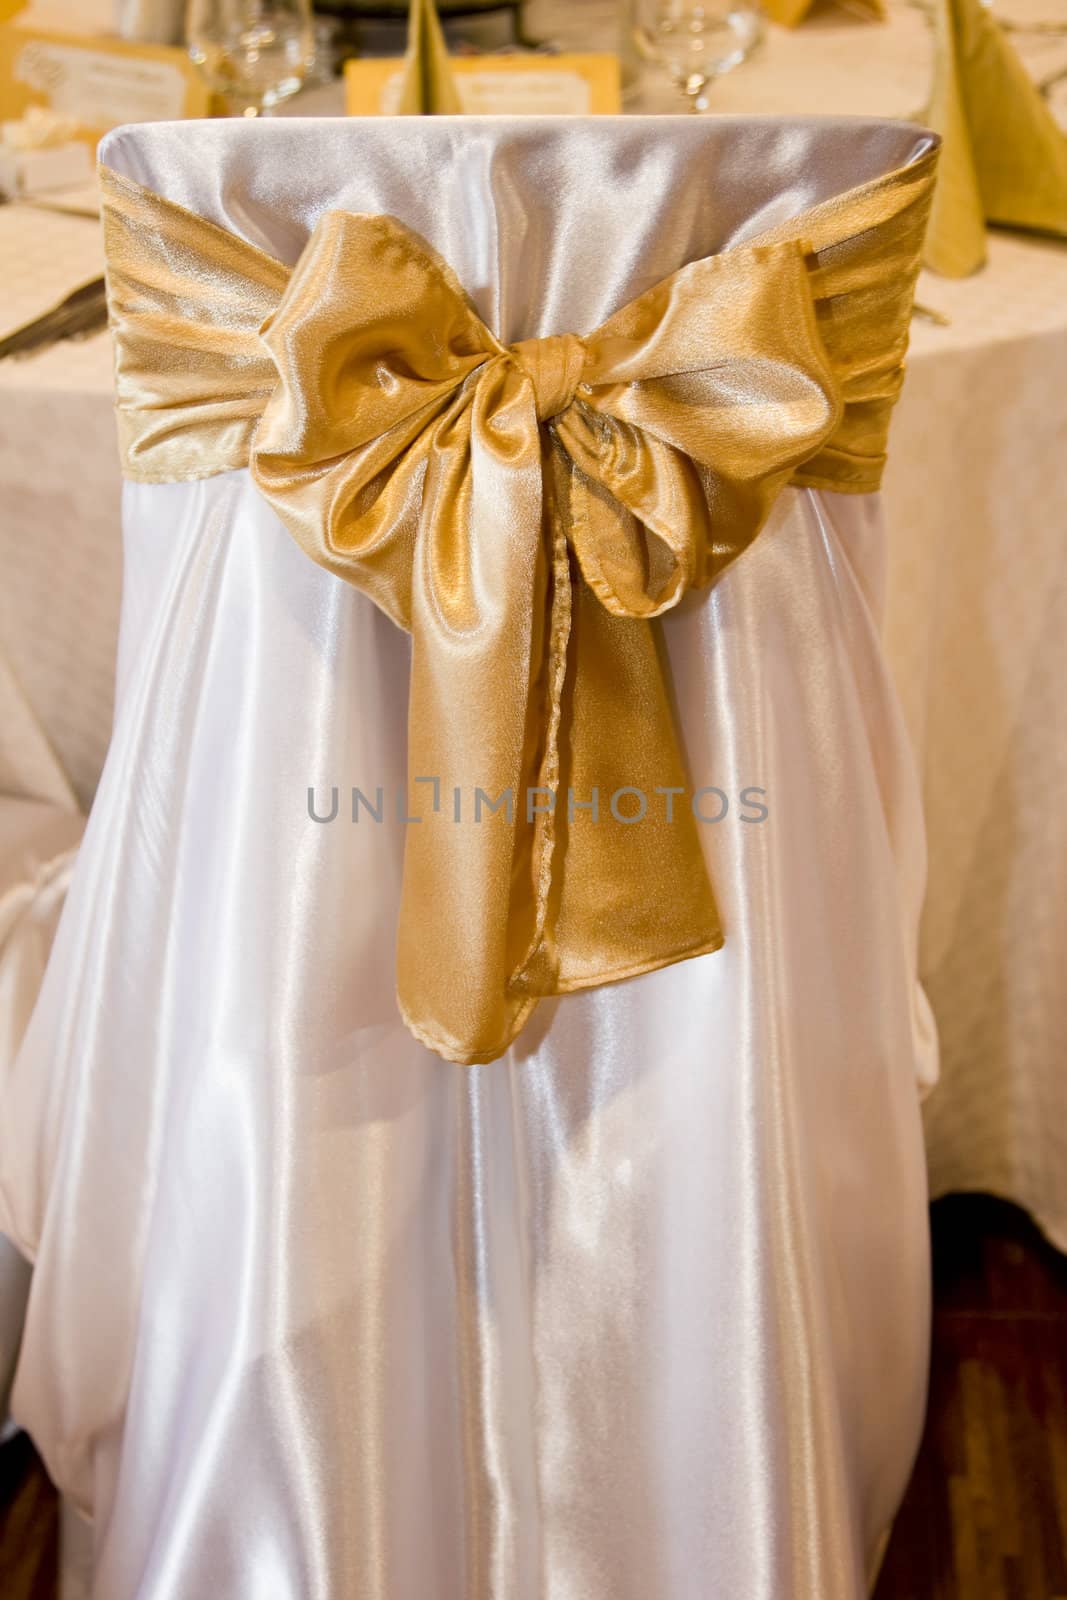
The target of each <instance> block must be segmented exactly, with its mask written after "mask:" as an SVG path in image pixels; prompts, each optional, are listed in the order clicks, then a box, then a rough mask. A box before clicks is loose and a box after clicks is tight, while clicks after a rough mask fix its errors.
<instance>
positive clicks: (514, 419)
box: [250, 212, 841, 1063]
mask: <svg viewBox="0 0 1067 1600" xmlns="http://www.w3.org/2000/svg"><path fill="white" fill-rule="evenodd" d="M261 337H262V339H263V340H264V342H265V344H266V347H267V349H268V350H269V352H270V355H271V358H272V360H273V362H274V364H275V367H276V369H277V377H278V382H277V387H276V389H275V392H274V395H273V397H272V398H271V399H270V401H269V402H268V404H267V406H266V409H265V410H264V413H263V416H262V419H261V421H260V423H259V427H258V429H257V430H256V434H255V438H254V441H253V448H252V453H251V463H250V464H251V470H252V474H253V477H254V479H255V481H256V483H257V485H258V486H259V488H260V490H261V491H262V492H263V494H264V495H265V496H266V497H267V499H268V500H269V501H270V502H271V504H272V505H273V506H274V508H275V509H276V511H277V512H278V515H279V516H280V517H281V519H282V521H283V522H284V523H285V525H286V526H287V527H288V529H289V530H290V532H291V533H292V534H293V536H294V537H295V538H296V540H297V541H298V543H299V544H300V545H301V546H302V548H303V549H304V550H305V551H307V553H308V554H309V555H310V556H312V557H313V559H314V560H316V561H318V562H319V563H321V565H323V566H325V567H328V568H329V569H330V571H332V572H335V573H337V574H338V575H339V576H341V577H343V578H345V579H346V580H347V581H348V582H350V583H354V584H356V585H357V586H358V587H359V588H361V589H363V590H364V591H365V592H366V593H367V594H369V595H370V596H371V598H372V599H373V600H374V601H375V602H376V604H378V605H379V606H381V608H382V609H383V610H384V611H386V612H387V613H388V615H389V616H390V617H392V618H393V620H394V621H395V622H397V623H398V624H399V625H400V626H401V627H403V628H406V629H409V630H410V632H411V634H412V637H413V664H412V678H411V710H410V724H409V773H410V779H411V780H412V782H413V780H415V779H419V778H422V779H434V778H436V779H438V780H439V788H440V793H443V794H444V795H446V796H447V797H448V799H447V803H446V804H445V805H444V806H442V809H441V811H440V812H438V813H431V814H430V815H429V816H427V817H426V819H425V821H424V822H423V823H422V824H420V825H418V826H414V827H411V828H410V829H409V833H408V838H407V841H406V853H405V863H404V887H403V895H402V904H401V931H400V938H399V971H398V991H399V996H400V1004H401V1009H402V1011H403V1014H404V1017H405V1020H406V1021H407V1023H408V1025H409V1027H410V1028H411V1029H412V1031H413V1032H414V1033H415V1034H416V1035H417V1036H418V1037H419V1038H420V1039H422V1040H423V1041H424V1042H425V1043H427V1044H429V1045H430V1046H431V1047H432V1048H433V1049H435V1050H437V1051H438V1052H439V1053H440V1054H442V1055H444V1056H446V1057H448V1058H449V1059H451V1060H456V1061H463V1062H468V1063H470V1062H475V1061H485V1060H491V1059H492V1058H493V1057H495V1056H497V1055H499V1054H500V1053H501V1052H502V1051H503V1050H504V1049H506V1047H507V1046H508V1044H509V1043H510V1042H511V1040H512V1039H513V1038H514V1037H515V1035H516V1034H517V1032H518V1031H519V1029H520V1027H521V1026H522V1024H523V1021H524V1020H525V1018H526V1016H527V1015H528V1013H529V1011H530V1010H531V1008H532V1006H533V1004H534V1002H535V1000H536V998H537V996H539V995H548V994H559V993H563V992H566V991H568V990H572V989H577V988H583V987H586V986H589V985H592V984H599V983H604V982H607V981H609V980H611V979H615V978H622V977H628V976H631V975H633V974H635V973H639V972H646V971H648V970H650V969H651V968H654V967H657V966H661V965H664V964H665V963H667V962H670V961H677V960H680V959H682V958H684V957H686V956H692V955H697V954H700V953H702V952H706V951H709V950H713V949H716V948H717V947H718V946H719V944H720V943H721V940H722V935H721V932H720V928H719V922H718V918H717V915H716V911H715V905H714V901H713V898H712V895H711V891H710V887H709V885H708V882H707V876H706V872H705V869H704V864H703V858H702V854H701V850H700V846H699V842H698V839H697V836H696V826H695V823H694V821H693V818H692V815H691V812H690V810H689V808H688V807H687V806H686V805H684V804H681V805H676V806H675V808H674V815H673V820H672V821H670V822H667V821H666V819H665V818H661V819H659V820H653V819H649V818H648V817H646V819H645V820H644V821H642V822H640V823H625V822H619V821H617V820H616V818H615V817H614V816H613V815H611V814H610V813H609V797H610V796H612V795H613V794H615V793H616V792H617V791H618V790H620V789H626V790H630V791H637V792H638V794H640V795H643V796H645V797H646V800H648V801H654V800H655V793H654V791H656V790H665V789H671V788H674V789H684V788H685V787H686V785H687V779H686V776H685V773H684V766H683V763H682V760H681V756H680V754H679V751H678V747H677V743H676V739H675V733H674V728H673V719H672V715H671V710H670V702H669V696H668V692H667V688H666V685H665V684H664V681H663V674H662V670H661V666H660V662H659V658H658V654H657V648H656V641H655V638H654V636H653V633H652V630H651V628H650V626H649V619H650V618H652V617H655V616H658V615H659V614H660V613H661V612H663V611H665V610H667V609H668V607H670V606H673V605H675V604H676V603H677V601H678V600H679V599H680V598H681V596H682V594H683V593H684V592H685V591H686V589H688V588H690V587H691V586H693V585H695V584H703V583H706V582H708V581H709V579H710V578H712V577H713V576H714V575H715V573H716V572H717V571H719V570H720V569H721V568H722V567H723V566H724V565H725V564H726V563H727V562H728V561H729V560H731V559H733V557H734V556H736V555H737V554H738V553H739V551H741V550H742V549H743V548H744V547H745V546H746V545H748V544H749V543H750V542H751V541H752V539H753V538H754V537H755V535H756V533H757V532H758V530H759V528H760V526H761V525H762V523H763V521H764V519H765V517H766V515H767V512H768V510H769V508H770V505H771V503H772V501H773V499H774V497H775V495H776V494H777V492H778V490H779V489H780V488H781V486H782V485H783V484H784V483H785V482H786V480H787V479H788V478H789V476H790V474H791V473H792V472H793V470H794V468H795V467H796V466H797V465H798V464H799V463H800V462H802V461H804V460H806V459H807V458H809V457H810V456H812V455H813V454H814V453H815V452H816V451H817V449H818V448H819V446H820V444H821V443H822V442H823V441H824V440H825V439H827V437H828V436H829V435H830V433H831V432H832V431H833V429H834V427H835V424H836V423H837V421H838V419H839V417H840V413H841V401H840V398H839V396H838V392H837V387H836V385H835V381H834V377H833V374H832V370H831V367H830V363H829V361H828V359H827V357H826V354H825V352H824V350H823V347H822V344H821V342H820V339H819V336H818V334H817V332H816V326H815V315H814V309H813V304H812V297H811V291H810V288H809V285H808V278H807V269H806V267H805V262H804V254H803V249H802V247H801V245H800V244H799V243H798V242H797V241H795V240H792V241H789V242H786V243H781V244H771V245H757V246H752V247H750V248H740V249H736V250H731V251H729V252H727V253H725V254H723V255H721V256H714V257H709V258H708V259H706V260H703V261H698V262H696V263H694V264H693V265H691V266H688V267H685V268H683V269H682V270H681V271H680V272H677V273H675V274H674V275H673V276H672V277H670V278H668V279H667V280H666V281H665V282H663V283H661V284H659V285H658V286H656V287H655V288H653V289H651V290H649V291H648V292H647V293H646V294H643V295H642V296H641V297H640V298H639V299H637V300H634V301H633V302H631V303H630V304H629V305H627V306H626V307H624V308H623V309H622V310H621V311H619V312H618V313H616V315H614V316H613V317H611V318H610V319H609V320H608V321H607V322H606V323H604V324H603V326H601V327H600V328H598V329H597V330H596V331H595V332H594V333H591V334H587V335H586V336H585V337H583V338H577V337H575V336H573V335H571V334H563V335H560V336H556V337H550V338H543V339H526V340H523V341H521V342H520V343H518V344H515V345H511V346H504V345H502V344H501V343H499V341H498V340H497V339H496V338H494V336H493V335H492V333H490V331H489V329H488V328H487V327H486V326H485V325H484V323H483V322H482V321H481V320H480V318H479V317H478V316H477V314H476V313H475V311H474V310H473V309H472V307H471V305H470V303H469V302H468V300H467V297H466V295H465V294H464V292H463V290H462V288H461V287H460V285H459V283H458V282H457V280H456V279H455V277H454V276H453V274H452V272H451V271H450V269H449V268H448V267H447V266H446V265H445V264H444V263H443V262H441V261H440V260H438V259H437V258H436V257H435V256H433V255H432V254H431V252H430V250H429V247H428V246H426V245H425V244H423V243H422V241H421V240H419V239H418V238H417V237H416V236H415V235H414V234H412V233H410V232H409V231H408V230H407V229H406V228H404V227H403V226H402V225H401V224H400V223H398V222H396V221H394V220H393V219H392V218H389V217H370V216H355V215H352V214H350V213H344V212H332V213H329V214H327V215H326V216H324V217H323V218H322V219H321V220H320V221H319V223H318V225H317V226H316V228H315V231H314V233H313V235H312V237H311V239H310V241H309V243H308V245H307V247H306V249H305V251H304V253H303V255H302V257H301V259H300V262H299V264H298V265H297V267H296V269H295V271H294V273H293V276H292V278H291V280H290V282H289V285H288V288H287V290H286V292H285V294H284V296H283V298H282V301H281V304H280V305H279V307H278V310H277V312H276V313H275V314H274V315H273V316H271V317H270V318H268V320H267V322H266V323H265V324H264V326H263V328H262V329H261ZM575 566H576V568H577V571H578V572H579V573H580V574H581V578H582V579H583V580H584V582H582V583H577V584H576V582H575V571H574V567H575ZM592 595H595V597H596V601H597V602H599V603H598V604H591V603H590V598H591V596H592ZM456 788H459V789H460V791H461V796H462V798H461V801H460V812H461V816H460V820H459V821H458V822H457V821H456V819H455V816H454V810H455V807H454V805H453V803H452V795H453V791H454V790H455V789H456ZM476 789H480V790H481V791H483V793H484V794H486V795H487V796H489V797H490V798H491V799H494V800H495V799H497V798H498V797H499V795H500V794H501V793H505V794H510V795H511V796H512V799H513V807H514V814H513V818H512V821H511V822H510V823H509V822H508V821H507V819H506V817H504V816H502V815H501V814H500V813H497V814H496V815H493V816H487V815H486V814H485V812H484V811H483V814H482V817H481V820H480V821H478V820H475V819H474V817H473V815H470V814H468V815H467V816H463V815H462V810H463V805H464V803H466V804H467V806H468V807H469V806H470V805H471V804H472V802H473V798H474V793H475V790H476ZM594 789H595V790H596V791H597V792H598V796H599V797H601V810H602V812H603V815H601V816H599V817H598V818H597V819H596V820H594V818H593V816H592V813H591V812H589V811H587V810H584V809H578V806H580V805H581V803H582V802H585V803H586V804H588V803H590V802H591V799H592V791H593V790H594ZM531 790H535V791H543V793H542V794H541V795H540V796H539V797H537V798H535V799H534V800H533V801H532V802H531V801H530V800H529V792H530V791H531ZM428 793H429V791H428V790H424V791H421V794H422V797H423V798H424V799H425V796H426V795H427V794H428ZM419 794H420V791H418V790H415V789H414V787H413V792H412V797H411V803H412V804H413V805H414V804H416V803H417V797H418V796H419ZM549 794H551V795H553V796H555V810H552V809H550V802H549V800H548V798H547V796H548V795H549ZM569 795H570V796H573V799H574V800H575V802H577V803H578V804H577V805H576V806H574V807H572V806H571V805H570V804H569V801H568V796H569ZM438 798H440V796H439V797H438ZM640 803H641V802H640V800H639V799H637V798H628V800H627V806H626V808H623V807H622V804H621V802H620V809H631V808H638V807H639V806H640Z"/></svg>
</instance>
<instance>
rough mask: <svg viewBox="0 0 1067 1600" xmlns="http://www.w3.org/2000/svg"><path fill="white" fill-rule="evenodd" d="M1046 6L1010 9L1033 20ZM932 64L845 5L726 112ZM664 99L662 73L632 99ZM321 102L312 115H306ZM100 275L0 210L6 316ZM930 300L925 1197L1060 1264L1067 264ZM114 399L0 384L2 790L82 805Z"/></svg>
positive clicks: (920, 43)
mask: <svg viewBox="0 0 1067 1600" xmlns="http://www.w3.org/2000/svg"><path fill="white" fill-rule="evenodd" d="M1056 4H1057V0H1049V3H1048V5H1046V6H1041V5H1039V4H1038V0H1017V7H1021V6H1023V5H1026V6H1027V7H1028V8H1029V10H1030V12H1031V13H1032V14H1035V15H1039V16H1046V15H1050V14H1052V12H1053V11H1055V8H1056ZM1061 9H1062V7H1061ZM1017 14H1019V13H1018V11H1017ZM611 16H612V7H611V6H610V5H605V4H603V3H601V0H585V3H584V4H583V5H581V6H571V7H569V8H566V7H562V6H561V5H560V4H559V0H537V3H534V4H532V5H531V6H530V7H529V12H528V20H529V25H530V27H531V28H532V29H533V31H534V32H539V33H540V34H541V35H542V36H548V35H551V36H553V37H556V38H559V39H560V40H561V42H564V43H569V44H575V43H577V42H581V41H583V40H584V41H588V40H590V39H591V38H595V37H596V35H597V34H598V32H599V33H600V35H601V37H603V38H607V37H608V30H609V29H610V26H611ZM1020 37H1021V36H1020ZM1022 42H1023V44H1024V48H1025V51H1026V55H1027V59H1028V63H1029V64H1030V65H1031V67H1032V70H1034V71H1035V73H1037V74H1039V75H1041V74H1044V73H1046V72H1051V71H1052V70H1054V69H1055V68H1056V67H1057V66H1058V65H1060V64H1063V65H1067V40H1062V39H1061V40H1055V39H1044V40H1042V39H1040V38H1036V37H1031V38H1029V39H1024V40H1023V41H1022ZM929 58H930V46H929V35H928V28H927V24H926V21H925V19H924V18H923V16H922V15H920V14H919V12H917V11H915V10H914V9H912V8H910V7H908V6H907V5H903V4H901V5H894V7H893V9H892V13H891V21H890V22H889V24H887V25H885V26H881V27H874V26H870V25H865V24H862V23H859V22H856V21H853V20H851V19H848V18H845V17H843V16H842V15H841V14H840V13H835V12H832V11H830V12H827V13H825V14H823V15H820V16H817V17H815V18H814V19H813V20H812V21H811V22H810V23H809V24H807V25H805V26H804V27H803V28H801V29H799V30H797V31H796V32H794V33H787V32H785V31H783V30H780V29H775V28H770V29H768V33H767V40H766V43H765V45H764V47H763V49H762V52H761V54H760V56H759V57H758V58H757V59H755V60H753V61H752V62H750V63H748V64H747V65H746V66H745V67H744V68H743V69H742V70H739V71H737V72H736V73H734V74H733V75H731V76H730V77H728V78H727V79H725V80H723V81H722V82H720V83H718V84H717V85H715V87H714V90H713V94H714V101H713V104H714V105H715V106H716V107H717V108H718V109H720V110H723V111H728V112H737V111H757V112H758V111H772V110H773V111H776V112H782V111H840V112H858V111H863V112H885V113H887V114H890V115H906V114H909V113H913V112H915V111H916V109H917V108H918V107H919V106H920V105H921V104H922V101H923V98H924V94H925V87H926V82H927V79H928V73H929ZM674 96H675V91H673V90H672V89H671V88H670V86H669V85H668V84H667V83H666V82H665V81H663V80H659V81H657V80H656V79H655V77H654V76H653V77H651V78H649V79H648V80H646V82H645V83H644V85H643V87H642V90H641V92H640V94H639V96H638V98H637V99H636V100H635V101H634V102H633V104H635V106H637V107H639V108H640V109H654V108H656V107H662V108H664V109H666V108H668V107H670V108H673V107H674V105H675V98H674ZM330 103H331V102H330V100H329V98H328V97H327V101H326V104H327V105H329V104H330ZM322 108H323V104H322V96H321V95H320V96H318V103H317V104H313V105H312V104H309V103H307V102H305V104H304V106H302V105H301V103H300V101H299V100H298V101H297V102H296V105H295V107H294V109H296V110H301V109H309V110H310V109H315V110H320V109H322ZM99 265H100V250H99V243H98V239H97V235H96V229H95V227H94V225H93V223H92V222H87V221H84V220H81V219H72V218H63V217H58V216H52V215H48V214H45V213H40V212H36V213H27V212H25V211H23V210H22V209H21V208H13V207H8V208H3V209H0V276H2V277H3V278H5V279H6V280H7V282H8V284H9V285H10V286H13V290H14V292H13V294H11V292H10V289H9V297H8V299H7V301H6V302H5V307H4V310H5V314H6V320H9V321H10V322H11V323H14V322H16V321H18V320H19V319H20V317H21V315H22V314H23V312H24V311H25V313H26V314H29V313H30V312H32V311H33V310H34V309H38V308H43V306H44V305H46V304H47V303H49V302H50V301H51V300H54V299H55V298H57V297H58V296H60V295H61V294H63V293H65V292H66V291H67V290H68V289H69V288H70V286H71V285H72V283H73V282H75V281H77V280H78V279H80V278H83V277H88V276H91V275H92V274H93V273H94V272H95V271H97V270H99ZM919 295H920V299H921V300H922V301H923V302H924V303H926V304H927V305H929V306H931V307H934V308H936V309H937V310H939V311H941V312H942V313H944V314H945V315H947V316H948V317H949V318H950V325H949V326H948V327H936V326H932V325H930V324H928V323H925V322H920V321H916V323H915V325H914V330H913V345H912V357H911V363H910V372H909V377H908V382H907V384H906V386H905V390H904V395H903V399H902V401H901V403H900V405H899V407H898V410H897V414H896V419H895V421H894V426H893V435H892V439H891V454H890V469H889V473H888V476H887V482H886V493H887V503H888V507H889V514H890V519H891V528H892V532H893V540H892V558H891V570H890V573H889V613H888V619H887V629H888V646H889V652H890V657H891V660H892V662H893V665H894V670H895V672H896V676H897V681H898V686H899V690H900V694H901V697H902V700H903V703H904V707H905V712H906V715H907V719H908V723H909V726H910V729H911V732H912V735H913V738H914V741H915V746H916V750H917V752H918V757H919V761H920V764H921V768H922V773H923V780H924V786H925V795H926V805H927V817H928V829H929V850H930V876H929V893H928V899H927V907H926V914H925V922H924V944H923V975H924V979H925V982H926V984H927V987H928V991H929V994H930V998H931V1001H932V1003H933V1006H934V1010H935V1012H936V1015H937V1018H938V1023H939V1027H940V1031H941V1039H942V1078H941V1083H940V1084H939V1086H938V1087H937V1089H936V1090H935V1091H934V1093H933V1094H932V1095H931V1097H930V1099H929V1101H928V1102H927V1106H926V1115H927V1132H928V1148H929V1161H930V1174H931V1185H932V1189H933V1192H934V1193H942V1192H945V1191H947V1190H949V1189H957V1188H982V1189H988V1190H992V1191H993V1192H996V1193H999V1194H1002V1195H1005V1196H1007V1197H1009V1198H1011V1199H1014V1200H1016V1201H1018V1202H1019V1203H1020V1204H1022V1205H1024V1206H1025V1207H1026V1208H1027V1209H1028V1210H1029V1211H1030V1212H1031V1213H1032V1214H1033V1215H1034V1216H1035V1217H1036V1218H1037V1219H1038V1221H1039V1222H1040V1223H1041V1225H1042V1226H1043V1227H1044V1228H1045V1230H1046V1232H1047V1233H1048V1234H1049V1235H1050V1237H1052V1238H1053V1239H1054V1240H1055V1241H1056V1242H1057V1243H1058V1244H1060V1245H1061V1247H1064V1248H1067V1082H1065V1080H1064V1077H1063V1072H1062V1066H1063V1063H1064V1062H1065V1061H1067V988H1065V986H1064V982H1063V974H1064V973H1065V972H1067V697H1065V696H1064V695H1063V693H1062V690H1061V687H1060V686H1061V683H1062V679H1063V675H1064V667H1065V665H1067V560H1065V546H1067V514H1065V512H1064V510H1063V507H1064V506H1065V505H1067V383H1065V381H1064V377H1063V374H1064V372H1065V371H1067V247H1064V246H1059V245H1055V244H1051V243H1044V242H1040V241H1036V240H1026V239H1023V238H1021V237H1019V236H1014V235H1007V234H994V235H992V236H991V238H990V260H989V266H988V268H987V269H986V271H985V272H983V273H981V274H979V275H977V276H976V277H974V278H972V279H969V280H965V281H962V282H951V281H948V280H945V279H938V278H934V277H930V276H924V278H923V280H922V282H921V284H920V290H919ZM109 391H110V357H109V352H108V348H107V343H106V340H103V339H98V340H94V341H91V342H89V343H87V344H85V345H83V346H81V347H73V348H71V347H68V348H67V349H65V350H60V351H53V352H51V353H49V354H46V355H43V356H40V357H38V358H36V359H35V360H33V361H32V362H29V363H26V364H19V365H14V364H12V363H3V364H0V494H2V501H0V505H2V511H0V570H2V571H3V574H4V582H3V584H2V586H0V790H2V789H7V790H9V791H12V792H17V793H25V794H29V795H32V796H36V797H39V798H48V799H53V800H54V799H57V798H61V797H62V796H63V795H64V794H66V795H68V796H70V795H71V794H73V795H75V796H76V797H77V798H78V800H79V801H80V802H81V803H82V804H83V805H85V804H87V803H88V802H89V800H90V799H91V796H92V793H93V789H94V787H95V783H96V779H97V777H98V775H99V772H100V768H101V765H102V761H103V756H104V751H105V748H106V744H107V738H108V732H109V726H110V714H111V677H112V672H113V658H114V648H115V636H116V627H117V616H118V596H119V584H120V567H121V548H120V533H119V516H118V489H119V484H118V469H117V464H116V456H115V448H114V439H113V431H112V423H111V417H110V411H109V405H110V400H109Z"/></svg>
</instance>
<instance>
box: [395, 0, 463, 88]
mask: <svg viewBox="0 0 1067 1600" xmlns="http://www.w3.org/2000/svg"><path fill="white" fill-rule="evenodd" d="M397 109H398V111H399V112H400V113H401V115H402V116H419V115H420V114H422V113H430V114H433V115H437V116H452V115H454V114H455V113H456V112H459V111H462V110H463V107H462V105H461V104H460V100H459V91H458V90H457V88H456V84H455V79H454V78H453V76H452V69H451V67H450V66H449V64H448V47H447V45H446V44H445V35H444V30H443V29H442V27H441V19H440V17H439V16H438V15H437V7H436V6H435V5H434V0H411V10H410V12H409V13H408V49H407V57H406V64H405V67H404V82H403V86H402V88H401V90H400V104H399V106H398V107H397Z"/></svg>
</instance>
